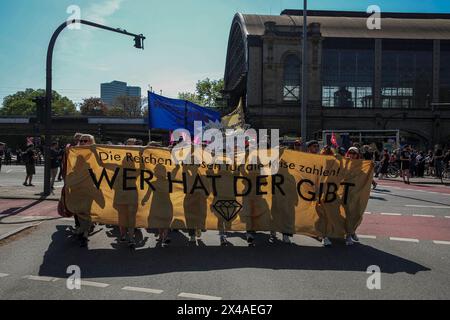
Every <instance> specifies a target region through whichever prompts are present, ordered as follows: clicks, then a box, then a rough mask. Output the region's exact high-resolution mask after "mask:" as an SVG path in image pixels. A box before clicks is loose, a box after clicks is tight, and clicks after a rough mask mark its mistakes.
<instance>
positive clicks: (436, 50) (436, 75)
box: [433, 40, 441, 103]
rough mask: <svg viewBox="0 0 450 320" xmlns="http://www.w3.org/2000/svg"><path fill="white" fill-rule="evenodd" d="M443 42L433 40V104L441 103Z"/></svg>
mask: <svg viewBox="0 0 450 320" xmlns="http://www.w3.org/2000/svg"><path fill="white" fill-rule="evenodd" d="M440 71H441V41H440V40H433V103H438V102H439V87H440Z"/></svg>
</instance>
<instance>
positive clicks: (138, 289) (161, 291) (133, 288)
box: [122, 287, 164, 294]
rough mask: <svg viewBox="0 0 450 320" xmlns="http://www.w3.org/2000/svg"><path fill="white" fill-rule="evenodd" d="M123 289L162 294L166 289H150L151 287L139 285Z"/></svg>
mask: <svg viewBox="0 0 450 320" xmlns="http://www.w3.org/2000/svg"><path fill="white" fill-rule="evenodd" d="M122 290H126V291H135V292H143V293H154V294H161V293H163V292H164V290H157V289H150V288H139V287H123V288H122Z"/></svg>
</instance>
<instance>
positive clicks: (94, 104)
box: [80, 97, 108, 117]
mask: <svg viewBox="0 0 450 320" xmlns="http://www.w3.org/2000/svg"><path fill="white" fill-rule="evenodd" d="M80 111H81V114H82V115H83V116H96V117H101V116H106V114H107V112H108V108H107V107H106V104H105V103H104V102H103V101H102V100H101V99H100V98H93V97H91V98H87V99H84V100H83V103H82V104H81V107H80Z"/></svg>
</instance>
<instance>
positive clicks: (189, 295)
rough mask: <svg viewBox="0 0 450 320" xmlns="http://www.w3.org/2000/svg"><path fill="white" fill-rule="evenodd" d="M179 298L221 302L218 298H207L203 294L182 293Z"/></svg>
mask: <svg viewBox="0 0 450 320" xmlns="http://www.w3.org/2000/svg"><path fill="white" fill-rule="evenodd" d="M178 296H179V297H180V298H189V299H200V300H222V298H220V297H214V296H207V295H203V294H195V293H185V292H182V293H180V294H179V295H178Z"/></svg>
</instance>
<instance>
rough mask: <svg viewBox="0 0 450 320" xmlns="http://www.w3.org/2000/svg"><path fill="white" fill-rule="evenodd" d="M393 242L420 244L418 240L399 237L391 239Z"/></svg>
mask: <svg viewBox="0 0 450 320" xmlns="http://www.w3.org/2000/svg"><path fill="white" fill-rule="evenodd" d="M389 239H390V240H392V241H404V242H415V243H418V242H419V240H418V239H410V238H397V237H390V238H389Z"/></svg>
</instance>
